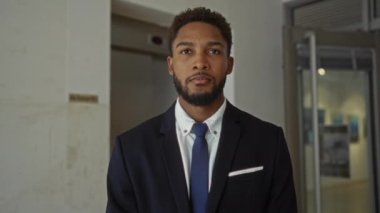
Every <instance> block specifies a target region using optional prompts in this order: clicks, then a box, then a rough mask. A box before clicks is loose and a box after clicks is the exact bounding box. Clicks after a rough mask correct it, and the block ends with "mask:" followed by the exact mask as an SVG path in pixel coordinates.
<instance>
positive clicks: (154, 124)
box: [118, 114, 164, 140]
mask: <svg viewBox="0 0 380 213" xmlns="http://www.w3.org/2000/svg"><path fill="white" fill-rule="evenodd" d="M163 115H164V114H160V115H158V116H156V117H153V118H151V119H149V120H146V121H144V122H142V123H140V124H138V125H137V126H135V127H133V128H131V129H129V130H127V131H125V132H124V133H122V134H120V135H119V136H118V138H120V139H121V140H123V139H126V138H138V137H141V136H142V135H146V134H149V135H154V134H158V133H159V131H160V126H161V123H162V118H163Z"/></svg>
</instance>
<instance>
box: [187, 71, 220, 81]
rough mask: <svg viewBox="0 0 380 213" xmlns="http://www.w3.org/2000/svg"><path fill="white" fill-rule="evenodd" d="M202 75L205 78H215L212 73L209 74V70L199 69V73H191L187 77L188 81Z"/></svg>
mask: <svg viewBox="0 0 380 213" xmlns="http://www.w3.org/2000/svg"><path fill="white" fill-rule="evenodd" d="M200 77H203V78H208V79H211V80H215V79H214V77H213V76H211V75H210V74H208V73H207V72H205V71H199V72H197V73H195V74H194V75H191V76H190V77H188V78H186V83H188V82H190V81H192V80H194V79H196V78H200Z"/></svg>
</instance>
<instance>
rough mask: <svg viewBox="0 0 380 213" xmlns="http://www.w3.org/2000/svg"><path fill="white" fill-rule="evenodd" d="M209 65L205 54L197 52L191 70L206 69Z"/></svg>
mask: <svg viewBox="0 0 380 213" xmlns="http://www.w3.org/2000/svg"><path fill="white" fill-rule="evenodd" d="M209 67H210V65H209V62H208V59H207V55H206V54H204V53H198V54H196V56H195V59H194V65H193V70H208V69H209Z"/></svg>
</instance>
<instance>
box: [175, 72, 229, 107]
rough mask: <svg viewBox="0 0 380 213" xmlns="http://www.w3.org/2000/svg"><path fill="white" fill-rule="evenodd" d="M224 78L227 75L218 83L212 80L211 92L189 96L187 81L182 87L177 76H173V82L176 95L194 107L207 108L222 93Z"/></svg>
mask: <svg viewBox="0 0 380 213" xmlns="http://www.w3.org/2000/svg"><path fill="white" fill-rule="evenodd" d="M226 78H227V75H226V76H224V78H223V79H222V80H221V81H220V82H219V83H217V82H216V81H215V79H214V78H213V80H214V81H213V85H212V90H211V92H205V93H194V94H190V92H189V88H188V87H187V82H188V81H185V82H186V83H185V85H182V84H181V82H180V80H179V79H178V78H177V76H176V75H175V74H173V82H174V86H175V88H176V90H177V93H178V95H179V96H181V97H182V98H183V99H185V101H187V102H188V103H190V104H192V105H194V106H207V105H210V104H211V103H212V102H214V101H215V100H216V99H217V98H218V97H219V96H220V95H221V94H222V93H223V88H224V85H225V83H226Z"/></svg>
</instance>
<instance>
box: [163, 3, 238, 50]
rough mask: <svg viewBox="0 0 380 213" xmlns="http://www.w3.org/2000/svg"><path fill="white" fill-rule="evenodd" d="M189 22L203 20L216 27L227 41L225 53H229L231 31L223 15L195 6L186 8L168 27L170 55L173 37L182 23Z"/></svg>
mask: <svg viewBox="0 0 380 213" xmlns="http://www.w3.org/2000/svg"><path fill="white" fill-rule="evenodd" d="M191 22H204V23H207V24H210V25H213V26H215V27H217V28H218V29H219V31H220V33H221V34H222V36H223V38H224V39H225V40H226V42H227V54H228V55H230V53H231V46H232V33H231V26H230V23H228V22H227V20H226V19H225V18H224V16H223V15H222V14H220V13H218V12H216V11H211V10H210V9H208V8H205V7H196V8H193V9H190V8H189V9H187V10H185V11H183V12H181V13H180V14H178V15H177V16H175V17H174V20H173V22H172V24H171V26H170V28H169V43H168V45H169V51H170V55H172V54H173V50H172V44H173V41H174V39H175V38H176V37H177V34H178V31H179V30H180V29H181V27H183V26H184V25H186V24H188V23H191Z"/></svg>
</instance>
